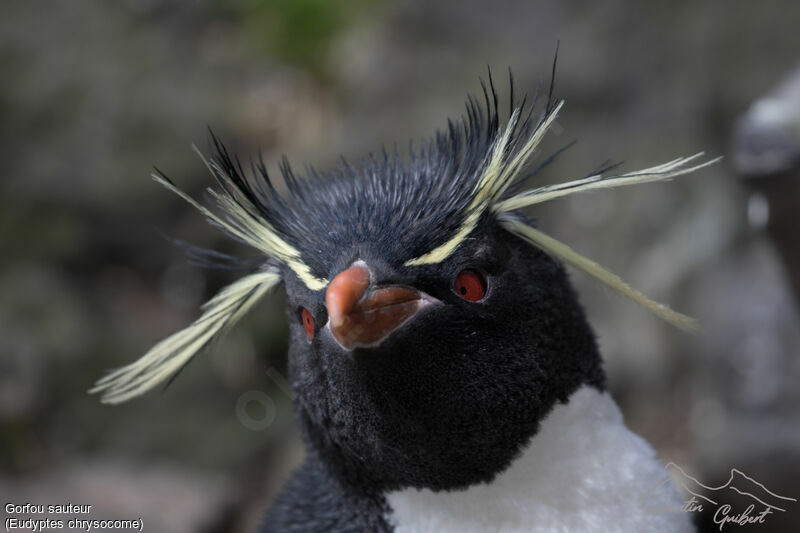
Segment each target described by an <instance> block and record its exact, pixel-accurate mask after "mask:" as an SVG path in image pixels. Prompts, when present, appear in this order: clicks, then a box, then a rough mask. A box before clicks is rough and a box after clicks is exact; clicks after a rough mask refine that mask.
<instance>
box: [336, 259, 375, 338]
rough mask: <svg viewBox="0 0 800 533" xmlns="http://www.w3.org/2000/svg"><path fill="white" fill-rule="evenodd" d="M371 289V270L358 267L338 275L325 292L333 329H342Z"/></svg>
mask: <svg viewBox="0 0 800 533" xmlns="http://www.w3.org/2000/svg"><path fill="white" fill-rule="evenodd" d="M368 288H369V270H367V268H366V267H365V266H362V265H356V266H352V267H350V268H348V269H347V270H344V271H342V272H340V273H339V274H337V275H336V277H335V278H333V280H332V281H331V283H330V285H328V290H327V291H326V292H325V305H326V307H327V308H328V318H329V320H330V326H331V328H340V327H342V326H343V325H344V324H345V321H346V319H347V316H348V315H349V314H350V312H351V311H352V310H353V309H354V308H355V306H356V305H357V304H358V302H359V300H361V297H362V296H364V293H365V292H366V291H367V289H368Z"/></svg>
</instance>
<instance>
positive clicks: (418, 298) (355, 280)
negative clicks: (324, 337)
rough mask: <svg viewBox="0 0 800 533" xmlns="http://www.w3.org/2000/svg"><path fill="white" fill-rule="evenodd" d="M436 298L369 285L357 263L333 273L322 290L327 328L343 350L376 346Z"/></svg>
mask: <svg viewBox="0 0 800 533" xmlns="http://www.w3.org/2000/svg"><path fill="white" fill-rule="evenodd" d="M436 301H437V300H436V299H434V298H432V297H431V296H429V295H427V294H425V293H424V292H421V291H418V290H416V289H411V288H408V287H380V288H373V287H371V285H370V281H369V270H367V268H366V266H363V265H358V264H356V265H354V266H352V267H350V268H348V269H347V270H344V271H342V272H340V273H339V274H337V276H336V277H335V278H333V280H332V281H331V283H330V285H329V286H328V290H327V291H326V292H325V305H326V306H327V308H328V327H329V329H330V331H331V334H332V335H333V337H334V338H335V339H336V340H337V341H338V342H339V344H340V345H342V347H343V348H345V349H347V350H352V349H354V348H366V347H371V346H377V345H378V344H380V343H381V342H382V341H383V340H384V339H385V338H386V337H388V336H389V335H391V333H392V332H393V331H394V330H396V329H397V328H398V327H400V325H401V324H402V323H403V322H405V321H406V320H408V319H409V318H411V317H412V316H414V315H415V314H416V313H417V312H418V311H419V310H420V309H422V308H423V307H426V306H428V305H430V304H432V303H435V302H436Z"/></svg>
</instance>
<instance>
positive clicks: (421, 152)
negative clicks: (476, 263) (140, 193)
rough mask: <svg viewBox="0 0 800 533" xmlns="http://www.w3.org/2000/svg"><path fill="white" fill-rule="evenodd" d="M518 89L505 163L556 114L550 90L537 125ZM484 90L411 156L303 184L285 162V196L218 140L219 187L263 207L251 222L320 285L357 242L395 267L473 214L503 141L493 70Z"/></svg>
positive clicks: (311, 173)
mask: <svg viewBox="0 0 800 533" xmlns="http://www.w3.org/2000/svg"><path fill="white" fill-rule="evenodd" d="M513 86H514V85H513V77H512V76H511V74H510V72H509V87H510V91H509V92H510V93H511V94H510V102H509V104H510V105H509V108H510V109H509V117H510V116H511V115H513V114H514V113H515V112H516V113H517V114H518V115H520V116H521V117H522V118H521V119H518V120H516V121H515V125H514V128H513V131H511V132H510V135H511V136H510V138H509V139H508V142H507V143H505V146H504V150H505V151H506V152H507V153H506V154H504V156H505V158H506V159H507V158H508V157H510V156H511V155H512V154H513V153H514V151H515V150H517V149H518V148H519V146H520V145H521V144H522V143H524V141H525V140H526V139H527V138H528V136H529V135H530V132H531V130H532V129H534V128H536V127H539V126H541V124H542V123H543V121H544V120H545V119H546V118H547V116H548V115H549V114H550V113H551V112H552V110H553V107H554V106H553V101H552V91H551V92H550V95H549V96H548V100H547V102H546V104H545V105H544V106H543V109H542V110H541V113H540V115H539V118H538V120H534V119H533V115H534V112H535V109H536V104H537V98H536V97H534V98H533V99H530V100H529V99H528V97H527V95H525V96H523V98H522V100H521V102H516V101H514V94H513V93H514V90H513ZM481 87H482V99H479V98H476V97H475V96H473V95H468V97H467V102H466V112H465V115H464V116H462V117H460V118H459V119H457V120H455V121H453V120H449V121H448V123H447V128H446V129H444V130H441V131H438V132H436V134H435V135H434V136H433V137H432V138H430V139H424V140H423V141H422V142H421V143H420V144H419V146H418V147H414V146H413V144H412V145H410V146H409V149H408V151H407V153H405V154H401V153H399V152H398V151H397V149H395V150H394V151H392V152H389V151H387V150H386V149H384V150H383V151H381V152H380V153H379V154H377V155H376V154H370V155H369V156H367V157H365V158H363V159H362V160H361V161H360V162H359V163H358V164H351V163H350V162H348V161H347V160H345V159H344V158H342V160H341V163H340V165H339V166H338V167H337V168H335V169H333V170H329V171H324V172H319V171H316V170H314V169H308V171H307V172H306V174H305V175H304V176H298V175H297V174H296V173H295V172H294V171H293V170H292V168H291V167H290V165H289V163H288V162H287V160H286V159H284V160H283V161H282V163H281V165H280V171H281V174H282V176H283V179H284V181H285V183H286V186H287V189H288V192H287V193H286V194H282V193H281V192H279V191H278V190H277V188H276V186H275V185H274V183H273V180H272V179H271V177H270V176H269V175H268V173H267V170H266V167H265V165H264V162H263V159H261V158H259V160H258V162H256V163H252V164H251V169H252V172H251V173H250V176H249V177H248V176H246V175H245V173H244V172H243V169H242V165H241V164H240V162H239V161H238V160H237V159H236V158H234V157H232V156H231V155H230V153H229V151H228V150H227V149H226V147H225V146H224V145H223V144H222V142H221V141H220V140H219V139H218V138H217V137H216V136H214V135H213V133H212V148H213V156H212V160H211V161H212V167H215V168H218V171H217V172H215V174H216V175H217V181H218V182H219V184H220V186H222V187H223V188H224V189H225V190H226V193H227V194H228V195H230V196H231V197H237V196H243V197H244V198H246V199H247V200H249V203H250V204H252V205H253V206H255V207H256V208H257V209H258V211H257V212H256V213H253V215H254V216H257V217H261V218H263V219H264V220H265V221H267V222H268V223H269V224H270V225H271V226H272V227H274V228H275V230H276V231H277V232H278V233H279V234H280V235H281V236H283V237H284V238H285V239H286V241H287V242H288V243H289V244H291V245H292V246H293V247H294V248H296V249H297V250H299V251H300V254H301V258H302V261H303V263H304V264H306V265H308V266H309V268H310V270H311V272H312V273H313V274H314V275H315V276H316V277H318V278H327V277H329V276H330V275H331V268H332V265H331V261H332V259H333V258H336V257H338V256H339V255H340V254H341V253H342V251H343V250H347V249H348V248H349V247H351V246H353V245H354V244H357V243H371V245H372V246H375V247H376V248H377V249H380V250H381V252H382V254H383V257H384V259H385V260H386V261H387V262H389V264H394V265H397V266H399V265H402V264H403V263H405V262H406V261H408V260H411V259H413V258H415V257H418V256H421V255H423V254H425V253H426V252H428V251H430V250H432V249H434V248H436V247H437V246H439V245H441V244H442V243H444V242H445V241H447V240H448V239H449V238H451V237H452V236H453V234H454V233H456V232H457V231H458V228H459V227H460V226H461V225H462V224H463V222H464V219H465V217H466V216H468V214H469V212H470V211H469V209H468V207H469V206H470V204H471V202H473V200H474V198H475V195H476V192H477V188H478V187H477V186H478V183H479V181H480V180H481V178H482V176H483V175H484V171H485V170H486V167H487V165H488V164H489V163H490V157H491V155H492V150H493V149H494V148H495V147H496V146H497V145H498V141H499V139H500V138H501V137H502V136H503V135H504V129H503V127H502V121H503V118H504V117H501V111H500V108H499V105H498V100H499V97H498V93H497V90H496V88H495V84H494V80H493V78H492V75H491V72H489V76H488V84H487V83H485V82H483V81H482V80H481ZM505 118H506V119H507V118H508V117H505ZM559 153H560V152H559ZM548 161H549V159H548ZM539 168H540V167H539ZM536 170H538V168H537V169H536ZM527 177H529V174H524V173H522V174H517V175H514V176H512V177H511V178H513V180H514V181H517V182H522V181H524V180H525V179H526V178H527ZM226 178H229V179H226ZM509 185H511V184H509ZM231 186H233V187H235V188H236V191H231V190H230V188H231ZM243 207H244V206H243ZM485 215H486V216H489V215H490V213H488V212H487V213H485Z"/></svg>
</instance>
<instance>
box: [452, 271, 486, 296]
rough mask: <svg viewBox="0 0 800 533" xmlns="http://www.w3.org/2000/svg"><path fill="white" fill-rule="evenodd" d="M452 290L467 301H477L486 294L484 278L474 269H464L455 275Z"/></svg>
mask: <svg viewBox="0 0 800 533" xmlns="http://www.w3.org/2000/svg"><path fill="white" fill-rule="evenodd" d="M453 291H455V293H456V294H458V295H459V296H460V297H461V298H463V299H465V300H467V301H469V302H477V301H478V300H480V299H482V298H483V296H484V295H485V294H486V278H484V277H483V276H482V275H481V274H479V273H478V272H475V271H474V270H464V271H462V272H460V273H459V274H458V276H456V280H455V282H454V283H453Z"/></svg>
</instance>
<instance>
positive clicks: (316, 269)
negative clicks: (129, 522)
mask: <svg viewBox="0 0 800 533" xmlns="http://www.w3.org/2000/svg"><path fill="white" fill-rule="evenodd" d="M554 79H555V62H554V66H553V75H552V78H551V83H550V89H549V91H548V96H547V100H546V102H545V104H544V105H543V106H540V107H541V111H540V113H539V114H538V115H536V109H537V97H536V96H535V97H534V98H532V99H530V100H529V99H528V97H527V95H525V96H523V97H522V99H521V101H520V102H517V101H516V99H515V96H514V84H513V78H512V77H511V74H510V72H509V93H510V96H509V114H508V117H506V118H505V119H504V117H501V113H500V111H499V109H500V108H499V103H498V101H499V98H498V94H497V91H496V89H495V85H494V81H493V79H492V76H491V72H490V73H489V77H488V84H487V83H484V82H483V81H481V87H482V89H483V95H482V96H483V98H482V100H481V99H479V98H476V97H474V96H468V98H467V104H466V113H465V115H464V116H463V117H461V118H460V119H458V120H456V121H448V124H447V128H446V129H445V130H443V131H439V132H437V133H436V134H435V135H434V136H433V137H432V138H430V139H427V140H424V141H422V143H421V144H420V145H419V147H417V148H414V147H413V146H410V147H409V150H408V152H407V153H406V154H405V155H401V154H399V153H398V152H397V150H395V151H393V152H392V153H389V152H387V151H386V150H383V151H382V152H381V153H380V154H379V155H370V156H368V157H366V158H364V159H362V160H361V161H360V163H359V164H357V165H353V164H351V163H349V162H347V160H345V159H344V158H343V159H342V162H341V164H340V165H339V166H338V168H336V169H334V170H331V171H326V172H318V171H316V170H314V169H309V170H308V171H307V172H306V175H304V176H302V177H300V176H297V175H296V174H295V173H294V171H293V170H292V169H291V167H290V165H289V163H288V162H287V160H286V159H285V158H284V159H283V161H282V163H281V165H280V171H281V174H282V175H283V178H284V181H285V182H286V188H287V192H286V193H285V194H283V193H281V192H279V191H278V189H277V188H276V186H275V185H274V184H273V182H272V180H271V179H270V177H269V175H268V174H267V171H266V166H265V164H264V162H263V160H262V159H261V158H259V160H258V162H255V163H251V172H250V174H249V175H247V174H246V173H245V172H244V170H243V167H242V165H241V163H240V161H239V160H238V159H237V158H235V157H232V156H231V155H230V153H229V152H228V150H227V149H226V148H225V146H224V145H223V144H222V142H221V141H220V140H219V139H218V138H217V137H216V136H215V135H213V133H212V134H211V144H212V154H213V155H212V158H211V160H210V161H207V162H206V164H207V166H208V167H209V169H210V171H211V172H212V174H213V175H214V177H215V179H216V181H217V184H218V186H219V187H218V189H216V190H214V189H209V191H208V192H209V195H210V197H211V198H212V199H213V200H214V202H215V203H216V208H217V209H211V208H208V207H206V206H205V205H203V204H200V203H199V202H197V201H196V200H194V199H193V198H191V197H190V196H188V195H187V194H186V193H184V192H183V191H181V190H180V189H179V188H178V187H176V186H175V185H174V184H173V183H172V182H171V181H169V180H168V179H167V178H166V176H164V175H163V174H161V173H158V174H156V175H154V176H153V177H154V178H155V179H156V181H158V182H159V183H161V184H162V185H164V186H165V187H167V188H168V189H170V190H171V191H173V192H174V193H175V194H177V195H179V196H181V197H182V198H183V199H184V200H186V201H187V202H189V203H190V204H191V205H193V206H194V207H195V208H196V209H198V210H199V211H200V212H201V213H202V214H203V215H204V216H205V217H206V218H207V219H208V220H209V221H210V222H211V223H212V224H214V225H216V226H217V227H219V228H220V229H222V230H223V231H224V232H226V233H227V234H228V235H230V236H231V237H232V238H234V239H236V240H238V241H240V242H242V243H245V244H247V245H248V246H250V247H252V248H254V249H256V250H257V251H259V252H260V253H261V265H262V266H261V268H260V269H258V270H256V271H255V272H253V273H251V274H249V275H247V276H245V277H243V278H241V279H239V280H238V281H236V282H234V283H232V284H231V285H229V286H227V287H225V288H224V289H222V290H221V291H220V292H219V293H218V294H217V295H216V296H215V297H214V298H212V299H211V300H210V301H209V302H207V303H206V304H205V306H204V313H203V315H202V316H201V317H200V318H199V319H197V320H196V321H195V322H194V323H192V324H191V325H190V326H188V327H187V328H185V329H183V330H181V331H178V332H176V333H174V334H173V335H171V336H169V337H167V338H166V339H164V340H162V341H161V342H159V343H157V344H156V345H155V346H154V347H153V348H151V349H150V351H148V352H147V353H146V354H145V355H144V356H143V357H142V358H140V359H139V360H138V361H136V362H134V363H132V364H130V365H128V366H126V367H123V368H121V369H118V370H116V371H114V372H112V373H110V374H108V375H107V376H105V377H104V378H103V379H101V380H100V381H98V383H97V386H96V387H95V388H94V389H92V392H103V393H104V396H103V401H106V402H109V403H118V402H122V401H125V400H127V399H129V398H132V397H134V396H137V395H139V394H142V393H144V392H146V391H147V390H149V389H151V388H153V387H155V386H156V385H158V384H159V383H162V382H164V381H166V380H168V379H169V377H170V376H172V375H174V374H175V372H177V371H179V369H181V368H183V367H184V366H185V365H186V363H187V362H188V361H190V360H191V359H192V357H194V355H195V354H196V353H197V352H198V351H199V350H200V349H202V348H203V347H204V346H206V345H208V344H209V343H210V342H212V341H213V340H214V339H216V338H218V337H219V336H220V335H222V334H223V333H224V332H225V331H226V330H227V329H229V328H230V327H231V326H232V325H233V324H235V323H236V321H237V320H238V319H239V318H241V316H243V314H244V313H246V312H247V311H248V310H249V309H250V308H251V307H252V306H253V305H254V304H255V303H256V302H257V301H258V300H259V299H260V298H261V297H263V296H264V295H265V294H266V293H267V292H269V290H270V289H271V288H272V287H274V286H276V285H277V284H279V283H280V282H281V281H283V280H284V279H283V278H284V276H285V275H286V274H287V272H293V273H294V275H296V276H297V277H298V278H299V279H300V280H301V281H302V283H303V284H304V285H305V286H306V287H307V288H308V289H309V290H311V291H321V290H323V289H324V288H325V287H327V285H328V280H329V279H330V277H331V276H333V275H334V274H335V273H336V272H335V268H336V265H337V260H338V259H340V258H341V257H342V254H347V253H352V252H353V247H357V246H365V245H367V246H370V247H372V248H373V249H374V250H378V251H379V252H380V256H381V259H382V260H383V261H385V262H386V263H387V264H388V265H389V266H394V267H400V266H404V267H410V268H413V267H416V266H419V265H428V264H436V263H440V262H441V261H444V260H445V259H447V258H448V257H449V256H450V254H452V253H453V252H454V251H455V250H456V249H457V248H458V247H459V246H461V245H462V244H463V243H464V241H466V240H467V239H469V236H470V234H471V233H472V232H473V231H474V230H475V229H476V228H478V227H479V226H480V225H481V224H485V223H487V222H492V223H497V224H499V225H500V226H501V227H502V228H503V229H505V230H506V231H508V232H510V233H513V234H514V235H516V236H518V237H519V238H521V239H523V240H525V241H527V242H528V243H530V244H531V245H533V246H536V247H538V248H541V249H542V250H544V251H546V252H548V253H550V254H551V255H553V256H555V257H557V258H560V259H561V260H563V261H564V262H565V263H568V264H570V265H571V266H573V267H575V268H577V269H579V270H582V271H584V272H586V273H588V274H590V275H591V276H593V277H595V278H596V279H598V280H599V281H601V282H603V283H605V284H606V285H608V286H610V287H612V288H614V289H615V290H617V291H619V292H620V293H622V294H624V295H626V296H628V297H629V298H631V299H633V300H634V301H636V302H638V303H640V304H642V305H643V306H644V307H646V308H647V309H649V310H650V311H652V312H653V313H655V314H657V315H658V316H660V317H662V318H664V319H665V320H667V321H669V322H670V323H672V324H674V325H676V326H678V327H681V328H684V329H691V328H692V327H693V326H694V323H693V321H692V319H690V318H689V317H686V316H684V315H681V314H680V313H676V312H675V311H672V310H671V309H669V308H668V307H666V306H664V305H661V304H658V303H656V302H654V301H652V300H650V299H648V298H647V297H646V296H644V295H643V294H642V293H640V292H638V291H637V290H635V289H633V288H632V287H630V286H629V285H627V284H626V283H625V282H624V281H622V280H621V279H620V278H618V277H617V276H615V275H614V274H612V273H610V272H608V271H607V270H605V269H604V268H603V267H601V266H600V265H598V264H597V263H595V262H593V261H591V260H589V259H587V258H585V257H583V256H581V255H580V254H578V253H577V252H575V251H574V250H572V249H571V248H569V247H568V246H566V245H565V244H563V243H560V242H558V241H556V240H555V239H553V238H551V237H549V236H547V235H546V234H544V233H543V232H541V231H540V230H538V229H536V228H533V227H532V226H529V225H528V224H526V223H525V222H524V221H523V220H522V219H521V217H519V216H518V214H517V210H519V209H522V208H526V207H529V206H532V205H535V204H538V203H542V202H546V201H549V200H553V199H556V198H561V197H563V196H567V195H570V194H574V193H576V192H581V191H589V190H595V189H605V188H612V187H617V186H622V185H633V184H638V183H647V182H653V181H660V180H664V179H668V178H671V177H674V176H678V175H682V174H687V173H690V172H692V171H694V170H697V169H699V168H702V167H705V166H707V165H710V164H712V163H714V162H716V161H717V160H718V159H714V160H711V161H707V162H705V163H701V164H696V165H695V166H691V167H690V166H688V163H689V162H690V161H693V160H695V159H696V158H697V157H699V156H700V155H702V154H696V155H694V156H691V157H687V158H678V159H674V160H672V161H670V162H668V163H664V164H662V165H657V166H655V167H651V168H648V169H644V170H640V171H637V172H629V173H624V174H617V175H608V174H607V172H609V171H610V170H612V169H613V168H615V167H614V166H605V167H603V168H601V170H600V171H598V172H596V173H594V174H591V175H589V176H587V177H584V178H581V179H577V180H573V181H568V182H563V183H559V184H556V185H548V186H544V187H539V188H537V189H531V190H522V191H521V192H520V190H521V189H522V186H523V184H524V183H525V182H526V180H527V178H529V177H530V176H532V175H533V174H535V173H536V172H538V170H540V169H541V168H542V167H543V166H544V165H546V164H547V163H549V162H550V161H551V160H552V159H553V158H554V157H556V156H557V155H558V154H560V153H561V152H562V151H563V150H564V149H566V148H567V147H568V146H569V145H567V146H565V147H564V148H562V149H560V150H558V151H557V152H555V153H554V154H552V155H551V156H550V157H548V158H544V159H542V160H540V163H539V165H538V166H532V167H531V166H529V165H530V163H531V161H533V159H534V155H535V152H536V150H537V148H538V146H539V144H540V142H541V140H542V138H543V136H544V135H545V133H546V132H547V130H548V128H549V127H550V126H552V124H553V123H554V121H555V119H556V116H557V114H558V111H559V110H560V109H561V106H562V105H563V101H561V102H555V101H554V99H553V86H554V83H553V80H554ZM537 95H538V92H537ZM535 115H536V118H534V116H535ZM198 153H199V152H198ZM200 155H201V157H203V156H202V154H200ZM204 161H205V159H204ZM190 251H191V252H192V254H193V256H194V257H195V258H196V259H200V260H202V261H206V262H209V261H210V262H212V263H221V264H222V266H225V267H230V266H235V264H236V262H235V261H232V260H231V258H230V257H229V256H223V255H221V254H217V253H216V252H205V253H204V252H202V251H199V250H198V249H194V248H190ZM353 259H355V258H353ZM248 264H249V263H248ZM339 266H342V265H341V264H340V265H339Z"/></svg>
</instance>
